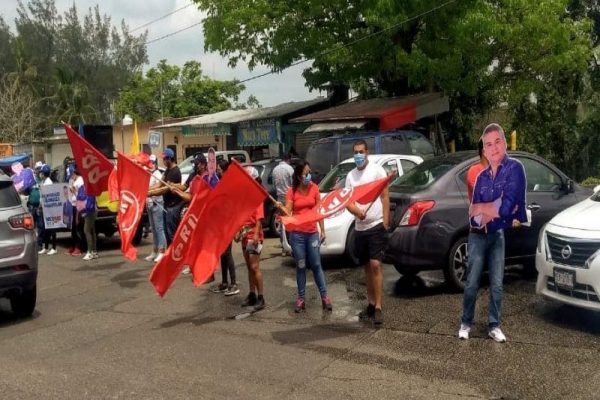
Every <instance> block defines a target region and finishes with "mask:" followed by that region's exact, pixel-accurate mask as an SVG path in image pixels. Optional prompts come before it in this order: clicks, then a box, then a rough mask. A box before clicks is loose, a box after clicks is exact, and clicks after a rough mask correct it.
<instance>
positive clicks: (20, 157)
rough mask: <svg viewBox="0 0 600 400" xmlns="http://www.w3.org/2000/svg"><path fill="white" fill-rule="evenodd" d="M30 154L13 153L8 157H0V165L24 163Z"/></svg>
mask: <svg viewBox="0 0 600 400" xmlns="http://www.w3.org/2000/svg"><path fill="white" fill-rule="evenodd" d="M29 158H31V154H15V155H13V156H10V157H4V158H0V167H10V166H11V165H12V164H13V163H16V162H20V163H25V162H27V161H29Z"/></svg>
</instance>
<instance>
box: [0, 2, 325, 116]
mask: <svg viewBox="0 0 600 400" xmlns="http://www.w3.org/2000/svg"><path fill="white" fill-rule="evenodd" d="M23 1H24V2H26V1H27V0H23ZM55 2H56V6H57V8H58V11H59V12H60V13H61V14H62V13H63V12H64V11H66V10H67V9H68V8H69V7H70V6H71V5H72V4H73V3H75V4H76V5H77V10H78V12H79V15H80V17H82V16H83V15H85V14H87V12H88V8H89V7H94V6H95V5H96V4H100V12H101V13H102V14H107V15H110V16H111V18H112V23H113V25H120V23H121V20H125V22H126V23H127V24H128V25H129V28H130V29H135V28H136V27H139V26H141V25H143V24H145V23H147V22H150V21H152V20H154V19H156V18H159V17H161V16H163V15H166V14H168V13H170V12H172V11H175V10H177V9H178V8H181V7H183V6H185V5H187V4H189V3H190V1H189V0H102V1H98V0H76V1H73V0H55ZM16 8H17V1H16V0H0V14H2V16H3V18H4V19H5V21H6V22H7V23H9V24H10V26H11V27H12V28H13V29H14V19H15V17H16ZM202 18H203V14H202V13H201V12H200V11H198V9H197V7H196V6H195V5H193V6H191V7H187V8H185V9H183V10H181V11H179V12H177V13H175V14H173V15H170V16H169V17H167V18H165V19H163V20H160V21H158V22H156V23H153V24H151V25H149V26H147V27H146V28H144V29H147V30H148V40H149V41H151V40H152V39H155V38H159V37H161V36H164V35H167V34H169V33H172V32H175V31H177V30H179V29H182V28H185V27H188V26H190V25H192V24H194V23H197V22H200V21H202ZM138 32H140V33H141V32H143V30H139V31H136V32H134V33H138ZM147 50H148V59H149V64H148V65H147V66H145V67H144V69H148V68H149V67H151V66H154V65H156V64H157V63H158V61H160V60H161V59H163V58H164V59H166V60H167V62H168V63H169V64H177V65H182V64H183V63H184V62H185V61H188V60H196V61H199V62H200V63H201V64H202V68H203V70H204V73H205V74H206V75H208V76H210V77H213V78H216V79H233V78H237V79H239V80H242V79H245V78H248V77H250V76H253V75H258V74H261V73H263V72H266V71H268V69H267V68H256V69H254V71H249V70H248V68H247V66H246V65H238V67H236V68H235V69H231V68H229V67H228V66H227V60H225V59H224V58H222V57H221V56H219V55H218V54H216V53H206V52H205V51H204V37H203V33H202V25H199V26H195V27H193V28H191V29H189V30H186V31H184V32H181V33H178V34H176V35H173V36H171V37H168V38H165V39H162V40H159V41H157V42H155V43H150V44H148V46H147ZM302 67H303V66H302V65H299V66H297V67H292V68H290V69H288V70H286V71H284V72H283V73H281V74H273V75H269V76H266V77H263V78H259V79H256V80H254V81H250V82H247V83H246V84H245V85H246V91H245V92H244V93H243V94H242V98H241V99H240V100H243V101H245V100H246V98H247V97H248V96H249V95H250V94H254V95H255V96H256V97H257V98H258V100H259V101H260V103H261V104H262V105H263V106H273V105H276V104H279V103H284V102H288V101H299V100H306V99H312V98H315V97H317V96H319V95H320V93H319V92H315V91H313V92H309V91H308V89H307V88H306V87H305V86H304V79H303V78H302V76H301V73H302ZM322 94H323V95H325V94H324V93H322Z"/></svg>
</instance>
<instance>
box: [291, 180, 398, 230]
mask: <svg viewBox="0 0 600 400" xmlns="http://www.w3.org/2000/svg"><path fill="white" fill-rule="evenodd" d="M395 177H396V175H390V176H387V177H385V178H381V179H378V180H376V181H373V182H370V183H365V184H364V185H360V186H356V187H354V188H348V189H346V188H340V189H336V190H334V191H333V192H330V193H329V194H328V195H327V196H325V197H324V198H323V199H322V200H321V207H320V208H319V209H316V208H315V209H313V210H311V211H310V212H307V213H304V214H302V215H299V216H293V215H292V216H291V217H281V221H282V222H283V224H284V225H285V227H286V229H289V230H294V228H295V227H296V226H298V225H302V224H305V223H308V222H317V221H320V220H322V219H324V218H327V217H331V216H333V215H336V214H338V213H339V212H341V211H343V210H344V209H345V208H346V207H347V206H348V204H350V203H354V202H356V203H360V204H367V203H371V202H373V201H375V200H376V199H377V197H379V195H381V192H383V190H384V189H385V188H386V187H387V185H388V184H389V183H390V181H391V180H392V179H393V178H395Z"/></svg>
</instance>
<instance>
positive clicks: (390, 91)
mask: <svg viewBox="0 0 600 400" xmlns="http://www.w3.org/2000/svg"><path fill="white" fill-rule="evenodd" d="M194 1H195V2H196V3H197V4H198V5H199V6H200V8H201V9H202V10H203V11H205V12H206V13H207V18H206V20H205V23H204V30H205V37H206V41H205V47H206V49H207V50H211V51H216V52H219V53H220V54H221V55H223V56H226V57H228V58H229V62H230V64H231V65H235V64H237V63H238V62H240V61H245V62H247V63H248V65H249V66H250V67H251V68H253V67H255V66H257V65H259V64H264V65H267V66H268V67H270V68H271V69H272V70H274V71H281V70H282V69H285V68H286V67H288V66H290V65H292V64H293V63H295V62H298V61H300V60H303V59H308V60H311V62H310V63H309V64H307V67H306V69H305V70H304V73H303V75H304V78H305V79H306V83H307V85H308V86H309V87H311V88H320V87H323V86H324V85H326V84H329V83H342V84H344V83H345V84H348V85H350V86H351V87H352V88H353V89H355V90H356V91H358V93H359V94H360V95H361V96H363V97H373V96H397V95H405V94H410V93H416V92H421V91H431V90H439V91H442V92H445V93H446V94H448V95H449V96H450V101H451V106H452V109H451V113H450V121H449V126H450V127H451V129H450V131H451V132H453V134H462V139H463V141H467V140H469V138H470V136H471V134H472V129H473V124H474V122H475V121H476V120H478V119H481V117H482V115H485V113H486V112H488V111H489V110H491V109H494V108H497V107H499V106H501V105H502V106H507V108H508V110H510V112H509V113H508V115H513V114H512V112H513V111H514V110H516V109H518V108H519V107H522V105H523V102H524V101H526V100H527V99H529V97H530V94H531V93H532V92H534V93H535V92H542V91H543V90H545V89H546V88H547V87H548V86H552V85H560V84H561V82H562V79H561V78H559V77H558V75H561V76H569V75H572V74H574V75H578V76H581V74H582V73H583V72H584V71H586V68H587V65H588V62H589V61H590V58H591V44H590V31H591V23H590V20H589V19H588V17H587V16H584V17H582V18H574V17H573V15H571V14H570V13H569V11H568V10H567V6H568V5H569V3H570V1H569V0H540V1H537V2H532V1H530V0H487V1H482V0H479V1H478V0H463V1H454V2H452V1H448V2H444V1H443V0H406V1H389V0H370V1H366V0H332V1H328V2H325V3H323V2H321V1H318V0H306V1H301V2H298V1H296V2H294V1H288V0H194ZM503 122H507V123H510V121H503Z"/></svg>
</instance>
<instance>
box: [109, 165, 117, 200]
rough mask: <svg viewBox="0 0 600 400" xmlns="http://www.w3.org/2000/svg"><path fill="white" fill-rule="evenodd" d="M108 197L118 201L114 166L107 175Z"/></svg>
mask: <svg viewBox="0 0 600 400" xmlns="http://www.w3.org/2000/svg"><path fill="white" fill-rule="evenodd" d="M108 198H109V200H110V201H119V178H118V176H117V169H116V168H113V170H112V171H110V175H109V176H108Z"/></svg>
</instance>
